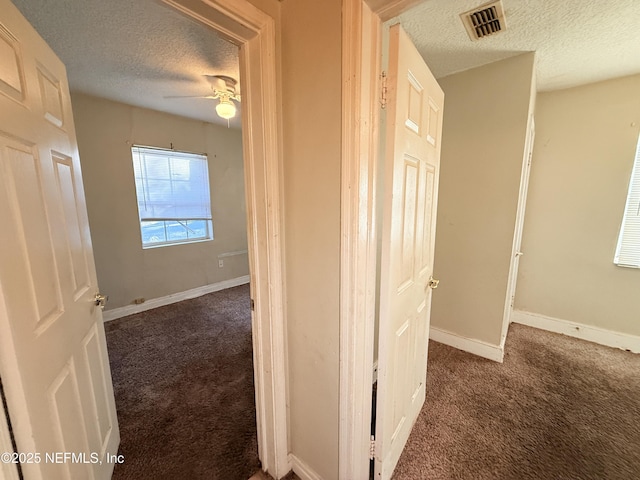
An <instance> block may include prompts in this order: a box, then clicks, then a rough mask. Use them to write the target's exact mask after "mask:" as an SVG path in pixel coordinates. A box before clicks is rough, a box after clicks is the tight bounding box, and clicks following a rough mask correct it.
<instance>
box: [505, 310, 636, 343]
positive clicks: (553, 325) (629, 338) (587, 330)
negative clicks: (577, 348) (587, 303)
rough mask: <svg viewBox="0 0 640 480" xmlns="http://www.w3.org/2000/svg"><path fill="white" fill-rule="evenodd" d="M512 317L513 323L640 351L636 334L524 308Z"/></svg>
mask: <svg viewBox="0 0 640 480" xmlns="http://www.w3.org/2000/svg"><path fill="white" fill-rule="evenodd" d="M511 318H512V319H513V323H519V324H521V325H527V326H529V327H534V328H539V329H541V330H547V331H549V332H554V333H561V334H563V335H567V336H569V337H574V338H580V339H582V340H587V341H588V342H593V343H598V344H600V345H605V346H607V347H613V348H619V349H621V350H627V351H630V352H633V353H640V337H638V336H636V335H630V334H627V333H621V332H614V331H613V330H605V329H604V328H599V327H593V326H591V325H585V324H583V323H578V322H571V321H569V320H562V319H560V318H553V317H547V316H546V315H541V314H539V313H532V312H525V311H524V310H515V311H514V312H513V316H512V317H511Z"/></svg>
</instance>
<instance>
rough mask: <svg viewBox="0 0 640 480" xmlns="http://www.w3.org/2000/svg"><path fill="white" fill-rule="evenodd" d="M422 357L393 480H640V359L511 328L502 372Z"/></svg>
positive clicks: (463, 359) (450, 357) (439, 356)
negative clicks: (416, 412) (415, 403)
mask: <svg viewBox="0 0 640 480" xmlns="http://www.w3.org/2000/svg"><path fill="white" fill-rule="evenodd" d="M429 349H430V350H429V366H428V372H427V401H426V403H425V405H424V407H423V409H422V412H421V413H420V416H419V418H418V420H417V422H416V425H415V427H414V429H413V432H412V433H411V436H410V438H409V441H408V443H407V446H406V449H405V450H404V452H403V454H402V456H401V458H400V461H399V463H398V466H397V468H396V471H395V474H394V477H393V478H394V480H409V479H411V480H424V479H428V480H528V479H531V480H534V479H535V480H547V479H548V480H634V479H640V355H634V354H632V353H629V352H624V351H621V350H617V349H613V348H607V347H602V346H599V345H595V344H593V343H589V342H585V341H581V340H577V339H573V338H569V337H566V336H563V335H557V334H553V333H549V332H545V331H542V330H536V329H532V328H529V327H525V326H522V325H515V324H514V325H512V326H511V327H510V330H509V336H508V338H507V344H506V349H505V359H504V364H502V365H500V364H497V363H494V362H491V361H489V360H484V359H482V358H479V357H475V356H473V355H471V354H468V353H465V352H461V351H459V350H456V349H453V348H450V347H447V346H445V345H442V344H438V343H434V342H431V343H430V345H429Z"/></svg>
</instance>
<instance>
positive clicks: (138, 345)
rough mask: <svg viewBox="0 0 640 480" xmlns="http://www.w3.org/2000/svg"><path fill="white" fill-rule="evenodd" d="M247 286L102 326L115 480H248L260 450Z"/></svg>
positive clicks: (254, 469)
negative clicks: (114, 434)
mask: <svg viewBox="0 0 640 480" xmlns="http://www.w3.org/2000/svg"><path fill="white" fill-rule="evenodd" d="M249 301H250V300H249V286H248V285H243V286H240V287H235V288H231V289H228V290H223V291H220V292H215V293H212V294H209V295H205V296H202V297H199V298H195V299H192V300H186V301H183V302H180V303H176V304H173V305H168V306H165V307H160V308H157V309H154V310H149V311H147V312H143V313H139V314H136V315H131V316H128V317H125V318H121V319H118V320H114V321H112V322H108V323H106V324H105V328H106V331H107V344H108V347H109V358H110V363H111V371H112V375H113V384H114V389H115V397H116V406H117V409H118V421H119V424H120V435H121V444H120V453H121V454H123V455H124V457H125V461H124V463H123V464H121V465H116V468H115V472H114V475H113V479H114V480H134V479H135V480H144V479H154V480H155V479H207V480H236V479H237V480H247V479H248V478H249V477H250V476H251V475H252V474H254V473H255V472H256V471H257V470H259V468H260V463H259V460H258V452H257V437H256V418H255V400H254V386H253V363H252V362H253V356H252V342H251V311H250V305H249Z"/></svg>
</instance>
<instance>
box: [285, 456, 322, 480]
mask: <svg viewBox="0 0 640 480" xmlns="http://www.w3.org/2000/svg"><path fill="white" fill-rule="evenodd" d="M289 463H290V464H291V468H292V469H293V471H294V472H295V474H296V475H298V476H299V477H300V479H301V480H323V478H322V477H321V476H320V475H318V474H317V473H316V472H315V471H314V470H313V469H312V468H311V467H310V466H309V465H307V464H306V463H305V462H303V461H302V460H300V459H299V458H298V457H296V456H295V455H294V454H293V453H290V454H289Z"/></svg>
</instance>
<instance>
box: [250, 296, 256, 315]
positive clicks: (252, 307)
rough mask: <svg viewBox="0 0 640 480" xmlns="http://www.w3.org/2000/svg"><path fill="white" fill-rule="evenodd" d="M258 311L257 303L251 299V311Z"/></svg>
mask: <svg viewBox="0 0 640 480" xmlns="http://www.w3.org/2000/svg"><path fill="white" fill-rule="evenodd" d="M255 309H256V302H254V301H253V298H252V299H251V311H252V312H253V311H254V310H255Z"/></svg>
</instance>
